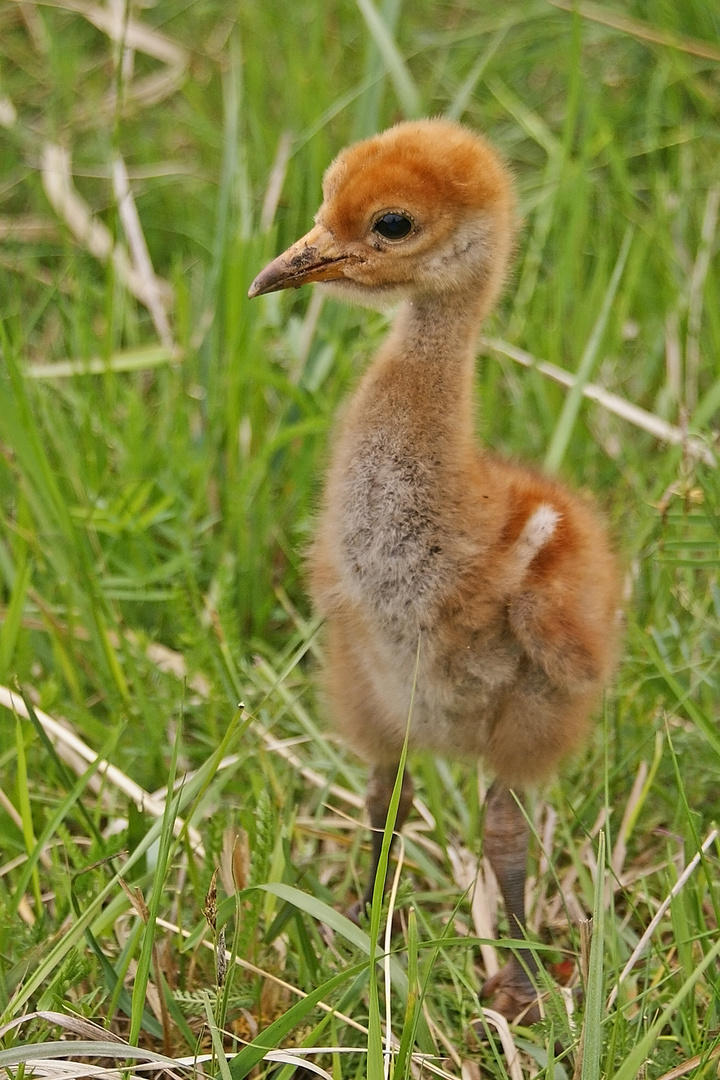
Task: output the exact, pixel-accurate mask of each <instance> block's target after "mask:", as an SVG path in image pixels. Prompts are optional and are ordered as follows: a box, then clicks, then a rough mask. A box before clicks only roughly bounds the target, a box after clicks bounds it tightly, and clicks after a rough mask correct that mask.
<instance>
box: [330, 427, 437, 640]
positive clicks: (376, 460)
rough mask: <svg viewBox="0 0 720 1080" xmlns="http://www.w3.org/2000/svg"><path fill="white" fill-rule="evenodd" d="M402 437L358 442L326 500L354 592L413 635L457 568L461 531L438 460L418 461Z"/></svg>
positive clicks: (345, 575)
mask: <svg viewBox="0 0 720 1080" xmlns="http://www.w3.org/2000/svg"><path fill="white" fill-rule="evenodd" d="M404 442H405V440H403V438H402V434H401V433H398V434H396V435H390V434H388V433H383V434H376V435H375V436H374V437H366V438H365V439H363V440H361V441H360V442H359V443H358V444H357V445H356V447H355V448H354V450H353V451H351V453H350V454H346V455H345V461H344V467H343V468H342V469H339V470H337V472H336V475H335V476H334V477H333V478H332V481H331V483H332V484H333V491H332V493H331V498H330V500H329V501H330V503H331V505H332V507H333V515H334V517H335V529H334V531H335V536H336V538H337V548H338V551H337V555H338V558H339V569H340V570H341V573H342V578H343V581H344V582H345V584H346V587H347V589H348V591H349V593H350V594H351V595H352V596H353V597H354V599H355V600H357V601H359V602H361V603H362V605H363V607H364V608H365V610H366V611H367V610H369V611H375V612H377V613H378V615H382V616H383V617H385V618H387V619H389V620H390V621H391V622H395V623H398V622H399V623H400V624H407V625H408V629H410V628H411V631H412V633H413V634H415V633H416V629H417V619H418V618H421V617H422V615H423V613H425V612H427V611H428V610H429V609H430V608H431V607H432V606H433V605H435V604H437V602H438V601H439V599H440V598H441V597H442V596H443V594H444V593H445V592H446V590H447V589H448V587H449V586H450V584H451V581H452V579H453V577H454V576H456V574H457V568H456V567H455V565H454V563H455V562H456V554H455V549H456V547H457V544H458V537H457V536H452V535H448V527H447V520H446V519H447V503H448V490H447V487H448V480H447V477H444V475H443V469H442V465H441V463H440V462H437V461H433V460H430V461H427V460H420V459H419V458H418V457H417V456H414V455H413V454H412V453H410V452H409V450H408V447H407V445H404ZM443 487H444V488H445V490H443Z"/></svg>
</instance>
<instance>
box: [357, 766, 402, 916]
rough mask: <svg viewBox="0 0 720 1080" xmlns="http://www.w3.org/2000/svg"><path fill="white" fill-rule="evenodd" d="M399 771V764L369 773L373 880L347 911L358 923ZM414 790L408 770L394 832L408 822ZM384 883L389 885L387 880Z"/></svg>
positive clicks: (370, 893)
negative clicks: (359, 898) (360, 897)
mask: <svg viewBox="0 0 720 1080" xmlns="http://www.w3.org/2000/svg"><path fill="white" fill-rule="evenodd" d="M397 771H398V765H397V764H395V765H376V766H375V768H374V769H373V771H372V772H371V774H370V779H369V781H368V788H367V795H366V805H367V808H368V814H369V816H370V827H371V828H372V861H371V866H370V877H369V879H368V883H367V885H366V887H365V891H364V893H363V895H362V899H361V900H358V902H357V903H356V904H353V906H352V907H351V908H350V910H349V912H348V915H349V917H350V918H351V919H352V920H353V922H357V921H358V919H359V917H360V912H361V911H364V910H365V909H366V908H367V907H368V905H369V904H370V903H371V902H372V896H373V889H374V888H375V877H376V875H377V868H378V863H379V862H380V852H381V851H382V843H383V832H384V830H385V822H386V821H387V815H388V809H389V807H390V800H391V798H392V793H393V788H394V787H395V778H396V777H397ZM414 790H415V789H414V787H413V782H412V779H411V777H410V774H409V773H408V771H407V769H406V770H405V772H404V774H403V779H402V788H401V789H400V803H399V805H398V812H397V820H396V822H395V832H400V829H401V828H402V827H403V825H404V824H405V820H406V819H407V816H408V814H409V813H410V807H411V806H412V801H413V792H414ZM385 884H386V885H387V880H386V882H385Z"/></svg>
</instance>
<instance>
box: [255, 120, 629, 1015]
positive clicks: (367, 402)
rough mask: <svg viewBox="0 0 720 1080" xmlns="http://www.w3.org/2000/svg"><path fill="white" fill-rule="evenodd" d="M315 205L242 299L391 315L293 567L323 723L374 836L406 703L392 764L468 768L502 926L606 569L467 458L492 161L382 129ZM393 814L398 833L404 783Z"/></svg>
mask: <svg viewBox="0 0 720 1080" xmlns="http://www.w3.org/2000/svg"><path fill="white" fill-rule="evenodd" d="M324 194H325V200H324V202H323V205H322V207H321V208H320V211H319V212H318V215H317V218H316V223H317V224H316V226H315V228H314V229H313V230H312V231H311V232H310V233H309V234H308V236H307V237H305V238H304V239H303V240H301V241H299V242H298V243H297V244H295V245H293V247H292V248H291V249H289V251H288V252H286V253H285V255H282V256H280V257H279V259H277V260H275V262H274V263H272V264H270V266H269V267H267V268H266V270H265V271H263V273H262V274H261V275H260V276H259V277H258V279H257V280H256V282H255V283H254V285H253V287H252V289H251V295H256V294H257V293H260V292H266V291H271V290H273V289H276V288H285V287H289V286H292V285H297V284H302V283H303V282H304V281H307V280H323V281H329V282H333V283H334V284H332V285H331V286H330V288H332V289H333V290H335V291H337V292H339V293H340V295H342V296H344V297H345V298H347V299H351V300H353V299H354V300H356V301H360V302H363V303H371V304H372V303H378V302H379V303H380V304H382V303H384V302H388V301H396V300H398V299H399V300H401V301H402V306H401V308H400V311H399V313H398V315H397V317H396V319H395V322H394V325H393V328H392V330H391V332H390V334H389V335H388V337H387V339H386V340H385V342H384V343H383V345H382V347H381V348H380V350H379V352H378V354H377V355H376V357H375V358H374V360H373V361H372V363H371V365H370V368H369V370H368V371H367V372H366V374H365V376H364V377H363V379H362V380H361V382H360V384H359V387H358V388H357V390H356V391H355V393H354V395H353V396H352V398H351V400H350V402H349V404H348V405H347V407H346V409H345V410H344V413H343V415H342V417H341V419H340V422H339V425H338V429H337V431H336V434H335V439H334V444H333V448H332V459H331V464H330V468H329V472H328V477H327V482H326V487H325V493H324V498H323V505H322V510H321V513H320V518H319V523H318V529H317V534H316V539H315V542H314V544H313V546H312V549H311V554H310V587H311V592H312V595H313V598H314V600H315V603H316V605H317V608H318V610H319V611H320V612H321V613H322V614H323V615H324V616H325V618H326V624H327V663H326V680H325V681H326V687H327V692H328V696H329V699H330V703H331V708H332V711H333V714H334V717H335V720H336V723H337V725H338V727H339V728H340V730H341V731H342V733H343V734H344V736H345V737H346V738H347V740H348V742H349V743H350V744H351V745H352V746H353V747H354V748H355V749H356V750H357V751H358V753H359V754H360V755H361V756H362V757H364V758H365V760H367V761H368V762H369V763H370V764H371V765H372V766H373V777H372V780H371V786H370V792H369V800H368V803H369V808H370V816H371V822H372V824H373V826H375V827H376V828H381V827H382V825H383V824H384V820H385V815H386V813H387V806H388V803H389V797H390V795H389V792H390V790H391V786H392V780H393V779H394V774H395V771H396V769H397V764H398V761H399V757H400V752H401V748H402V745H403V740H404V737H405V732H406V728H407V723H408V715H409V710H410V704H411V698H412V695H413V687H415V690H414V698H413V701H412V719H411V726H410V746H411V748H413V749H420V750H429V751H432V752H434V753H437V754H442V755H447V756H452V757H479V758H482V759H483V760H484V761H485V762H486V764H487V766H488V768H489V770H490V771H491V772H492V773H493V774H494V776H495V778H496V786H495V788H494V796H493V799H491V802H490V808H489V814H488V827H487V829H486V848H488V849H489V854H490V857H491V859H493V848H494V849H495V851H496V856H495V859H494V860H493V861H494V862H495V863H497V864H498V865H496V872H498V876H499V878H500V881H501V885H502V886H503V892H504V895H505V900H506V907H507V908H508V913H509V916H510V918H511V919H512V918H513V917H514V918H515V919H516V921H517V922H518V924H519V925H520V928H521V929H522V927H523V923H524V910H523V908H522V896H521V895H519V896H518V895H517V893H518V888H517V882H516V880H515V879H516V878H517V874H518V866H519V863H520V862H521V863H522V878H523V880H524V862H525V849H526V846H527V828H526V825H525V822H524V818H523V817H522V814H521V813H520V811H519V808H518V806H517V803H516V802H515V801H514V800H513V799H512V796H511V795H510V794H509V789H510V788H511V787H513V788H517V789H518V790H522V789H524V788H525V787H526V786H527V785H528V784H531V783H533V782H535V781H537V780H540V779H542V778H543V777H544V776H547V775H548V774H549V773H550V772H551V771H552V770H553V768H554V767H555V766H556V764H557V763H558V761H559V760H560V759H561V758H562V757H563V756H564V755H565V754H567V753H568V752H569V751H571V750H573V749H575V748H576V746H577V745H578V742H579V740H580V739H581V737H582V734H583V732H584V730H585V728H586V724H587V718H588V716H589V714H590V711H591V709H592V706H593V704H594V703H595V701H596V700H597V698H598V696H599V693H600V691H601V689H602V687H603V686H604V685H605V683H606V681H607V679H608V678H609V676H610V673H611V670H612V666H613V662H614V658H615V653H616V643H617V630H616V623H617V620H616V609H617V604H618V575H617V570H616V564H615V559H614V556H613V554H612V552H611V549H610V545H609V543H608V541H607V537H606V532H605V529H604V527H603V525H602V523H601V521H600V520H599V518H598V516H597V515H596V513H595V511H594V510H593V509H592V508H591V507H590V506H589V505H587V504H586V502H585V501H584V500H582V499H580V498H578V497H577V496H576V495H573V494H571V493H570V492H569V491H568V490H567V489H566V488H565V487H563V486H562V485H561V484H559V483H557V482H556V481H554V480H552V479H550V478H548V477H544V476H542V475H541V474H539V473H536V472H533V471H531V470H529V469H526V468H524V467H522V466H519V465H516V464H513V463H509V462H507V461H504V460H502V459H499V458H497V457H495V456H493V455H491V454H488V453H486V452H484V451H482V450H481V449H480V448H479V447H478V446H477V444H476V440H475V435H474V414H473V374H474V359H475V348H476V340H477V335H478V331H479V327H480V324H481V322H482V320H483V318H484V316H485V314H486V313H487V311H488V310H489V308H490V307H491V305H492V303H493V302H494V300H495V298H496V296H497V293H498V291H499V289H500V287H501V285H502V282H503V279H504V276H505V270H506V265H507V261H508V256H509V253H510V249H511V246H512V231H513V230H512V189H511V183H510V178H509V175H508V173H507V171H506V170H505V168H504V166H503V165H502V164H501V163H500V161H499V160H498V158H497V156H496V155H495V154H494V152H493V151H492V150H491V149H490V148H489V147H488V145H487V144H486V143H485V142H484V141H482V140H481V139H479V138H478V137H477V136H476V135H474V134H472V133H470V132H469V131H467V129H465V128H462V127H460V126H459V125H455V124H450V123H448V122H445V121H421V122H417V123H412V124H401V125H398V126H397V127H395V128H392V129H390V130H389V131H388V132H385V133H384V134H383V135H380V136H377V137H376V138H375V139H371V140H368V141H367V142H365V143H359V144H357V145H355V146H353V147H351V148H350V149H349V150H347V151H344V152H343V154H341V155H340V156H339V158H338V159H337V160H336V161H335V162H334V163H333V165H332V166H331V167H330V169H329V170H328V172H327V173H326V177H325V181H324ZM386 233H390V234H391V235H386ZM398 233H402V235H396V234H398ZM404 795H405V798H404V802H403V804H402V806H401V813H400V817H401V818H402V817H403V815H404V814H406V813H407V810H408V809H409V804H410V801H411V795H412V788H411V785H410V782H409V780H407V781H406V786H405V789H404ZM493 837H495V839H493ZM374 846H375V849H376V850H375V855H376V857H377V854H378V844H377V841H375V845H374ZM503 860H505V862H506V863H507V867H506V869H505V870H503V866H502V865H500V864H501V863H502V862H503ZM506 871H507V872H506ZM508 873H509V877H508ZM373 876H374V875H373ZM504 877H505V878H507V881H504ZM371 885H372V882H371ZM371 885H370V887H369V888H368V890H366V893H365V897H364V900H368V899H369V897H370V895H371V891H372V890H371ZM511 894H512V895H511ZM527 959H528V958H527V957H525V961H526V963H525V966H526V967H528V966H529V967H530V969H531V970H534V967H533V963H532V962H531V963H529V964H528V963H527ZM511 965H512V962H511ZM511 965H508V968H511ZM504 970H507V969H504ZM508 980H509V983H510V984H513V983H514V984H517V985H516V986H515V990H516V991H517V992H514V991H513V986H510V998H511V999H512V1000H511V1001H510V1002H509V1003H508V1002H505V1003H504V1005H505V1008H504V1011H506V1012H510V1011H512V1008H514V1006H515V1005H517V1004H523V1003H526V1002H527V1001H528V1000H530V990H531V987H530V990H529V989H528V987H529V986H530V983H529V980H527V973H526V972H525V971H524V970H523V968H522V967H521V966H520V965H518V964H517V963H516V964H515V967H512V970H511V971H510V973H509V976H508V979H507V980H506V981H508ZM501 989H502V987H501Z"/></svg>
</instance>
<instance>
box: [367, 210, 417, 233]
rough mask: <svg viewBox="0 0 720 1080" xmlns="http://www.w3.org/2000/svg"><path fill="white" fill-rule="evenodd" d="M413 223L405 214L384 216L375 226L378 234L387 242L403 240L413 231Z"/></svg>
mask: <svg viewBox="0 0 720 1080" xmlns="http://www.w3.org/2000/svg"><path fill="white" fill-rule="evenodd" d="M412 227H413V225H412V221H411V220H410V218H409V217H406V216H405V214H394V213H392V212H391V213H389V214H383V216H382V217H381V218H378V220H377V221H376V222H375V224H374V225H373V229H374V230H375V232H376V233H380V235H381V236H383V237H385V239H386V240H403V239H404V238H405V237H406V236H407V235H408V233H409V232H410V231H411V230H412Z"/></svg>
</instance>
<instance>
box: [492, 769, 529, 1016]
mask: <svg viewBox="0 0 720 1080" xmlns="http://www.w3.org/2000/svg"><path fill="white" fill-rule="evenodd" d="M529 838H530V830H529V828H528V825H527V822H526V820H525V816H524V814H523V812H522V810H521V809H520V807H519V806H518V804H517V802H516V800H515V797H514V795H513V793H512V792H511V791H510V789H509V788H507V787H505V786H504V785H502V784H500V783H498V781H496V782H495V783H494V784H493V785H492V787H491V788H490V791H489V793H488V799H487V814H486V818H485V854H486V855H487V857H488V859H489V860H490V865H491V866H492V868H493V872H494V874H495V877H496V878H497V879H498V884H499V885H500V890H501V892H502V897H503V902H504V904H505V913H506V915H507V920H508V931H509V934H510V937H514V938H523V937H525V873H526V867H527V854H528V841H529ZM537 970H538V967H537V962H536V960H535V957H534V956H533V954H532V952H531V951H530V950H529V949H518V950H517V951H516V952H515V953H513V955H512V956H511V958H510V960H509V961H508V963H507V964H506V965H505V967H504V968H502V969H501V970H500V971H499V972H498V973H497V975H494V976H493V977H492V978H491V979H488V980H487V982H486V983H485V985H484V986H483V988H482V996H483V997H492V996H494V1001H493V1008H495V1009H497V1011H498V1012H500V1013H502V1014H503V1015H504V1016H506V1017H507V1018H508V1019H511V1020H514V1019H515V1018H516V1017H518V1016H519V1015H520V1014H522V1022H524V1023H526V1024H532V1023H535V1021H536V1020H538V1019H539V1017H540V1011H539V1009H538V1005H537V992H536V990H535V987H534V986H533V983H532V979H531V978H530V976H531V975H535V973H536V972H537ZM528 973H529V974H528Z"/></svg>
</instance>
